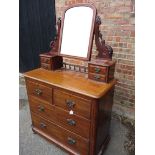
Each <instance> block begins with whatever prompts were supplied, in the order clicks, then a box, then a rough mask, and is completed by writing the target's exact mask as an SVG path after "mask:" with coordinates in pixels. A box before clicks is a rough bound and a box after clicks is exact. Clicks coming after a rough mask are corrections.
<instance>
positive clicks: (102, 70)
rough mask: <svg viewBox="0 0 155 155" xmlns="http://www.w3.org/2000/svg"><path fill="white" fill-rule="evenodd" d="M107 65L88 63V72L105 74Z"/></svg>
mask: <svg viewBox="0 0 155 155" xmlns="http://www.w3.org/2000/svg"><path fill="white" fill-rule="evenodd" d="M107 71H108V69H107V67H103V66H98V65H91V64H89V72H91V73H97V74H104V75H105V74H107Z"/></svg>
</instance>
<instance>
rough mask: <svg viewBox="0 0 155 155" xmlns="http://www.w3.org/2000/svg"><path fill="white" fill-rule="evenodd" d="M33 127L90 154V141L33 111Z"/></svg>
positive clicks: (81, 151)
mask: <svg viewBox="0 0 155 155" xmlns="http://www.w3.org/2000/svg"><path fill="white" fill-rule="evenodd" d="M31 117H32V122H33V127H34V128H37V129H38V130H40V131H42V132H44V133H45V134H46V135H47V136H50V137H52V138H54V139H55V140H57V141H58V142H60V143H62V144H63V145H65V146H66V147H68V148H70V149H71V150H73V151H75V152H76V154H80V155H88V150H89V141H88V140H86V139H84V138H82V137H80V136H78V135H76V134H74V133H72V132H70V131H68V130H65V129H64V128H61V127H58V126H57V125H55V124H53V123H51V122H49V121H47V120H45V119H43V118H41V117H39V116H37V115H35V114H33V113H32V116H31Z"/></svg>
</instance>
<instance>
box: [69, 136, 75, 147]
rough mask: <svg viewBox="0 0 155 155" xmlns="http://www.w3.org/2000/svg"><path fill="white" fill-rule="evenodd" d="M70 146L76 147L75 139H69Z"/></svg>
mask: <svg viewBox="0 0 155 155" xmlns="http://www.w3.org/2000/svg"><path fill="white" fill-rule="evenodd" d="M68 144H70V145H74V144H76V140H74V139H73V138H71V137H68Z"/></svg>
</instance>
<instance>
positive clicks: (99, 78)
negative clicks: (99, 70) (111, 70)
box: [88, 73, 107, 82]
mask: <svg viewBox="0 0 155 155" xmlns="http://www.w3.org/2000/svg"><path fill="white" fill-rule="evenodd" d="M88 78H89V79H92V80H96V81H100V82H107V77H106V76H104V75H100V74H93V73H89V74H88Z"/></svg>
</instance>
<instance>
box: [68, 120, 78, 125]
mask: <svg viewBox="0 0 155 155" xmlns="http://www.w3.org/2000/svg"><path fill="white" fill-rule="evenodd" d="M67 123H68V124H69V125H71V126H75V125H76V122H75V121H74V120H72V119H67Z"/></svg>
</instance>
